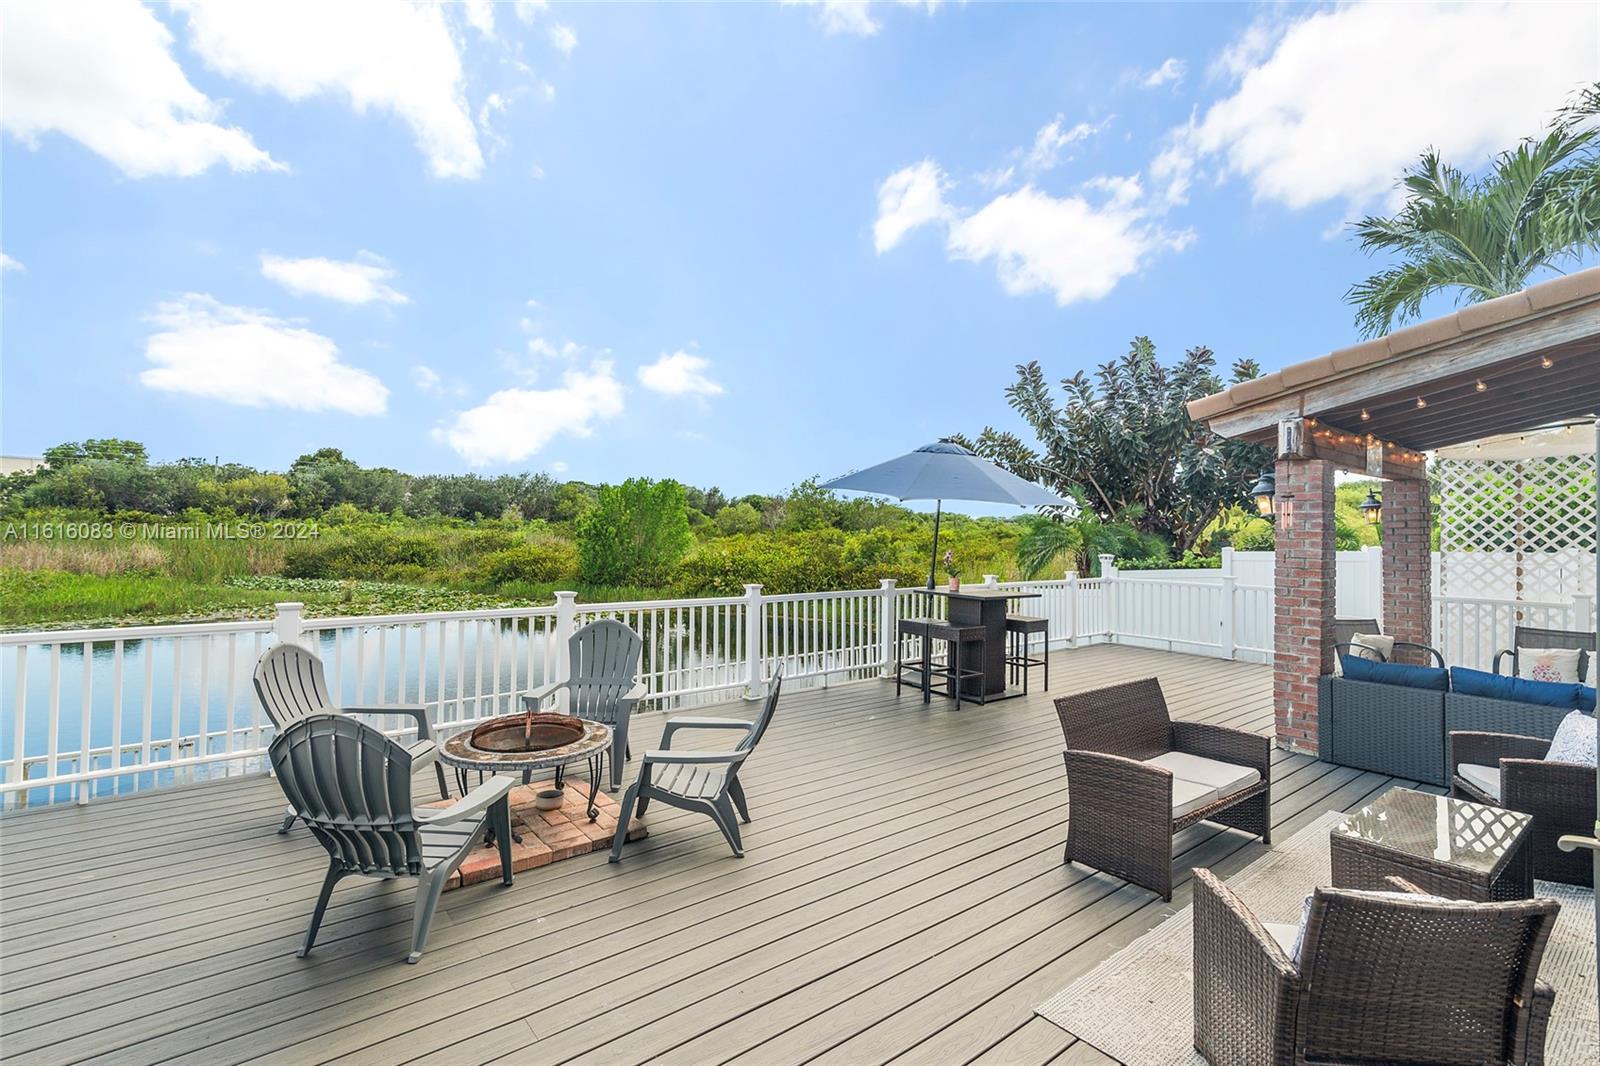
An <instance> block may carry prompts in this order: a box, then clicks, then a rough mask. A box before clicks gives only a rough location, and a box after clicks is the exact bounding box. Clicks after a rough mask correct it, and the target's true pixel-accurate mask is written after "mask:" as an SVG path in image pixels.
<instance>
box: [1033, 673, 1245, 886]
mask: <svg viewBox="0 0 1600 1066" xmlns="http://www.w3.org/2000/svg"><path fill="white" fill-rule="evenodd" d="M1056 714H1058V715H1059V716H1060V718H1061V731H1062V733H1063V734H1064V735H1065V736H1066V741H1067V746H1066V750H1065V751H1064V752H1063V755H1064V757H1065V759H1066V764H1067V798H1068V812H1067V849H1066V860H1065V861H1067V862H1081V863H1083V864H1084V865H1086V866H1093V867H1095V868H1096V869H1099V870H1102V871H1104V872H1105V873H1108V874H1114V875H1116V876H1118V877H1123V878H1126V879H1127V880H1129V881H1132V882H1133V883H1134V884H1137V885H1143V886H1144V887H1145V888H1148V889H1150V890H1152V891H1154V892H1158V893H1160V894H1161V896H1162V898H1163V899H1169V900H1170V899H1171V898H1172V837H1173V834H1174V833H1176V832H1178V830H1180V829H1186V828H1188V827H1189V826H1191V825H1194V824H1195V823H1196V822H1201V821H1209V822H1217V823H1219V824H1221V825H1226V826H1232V827H1233V828H1235V829H1242V830H1244V831H1245V832H1247V833H1250V834H1252V835H1254V836H1259V837H1260V838H1261V839H1262V842H1263V843H1266V844H1271V843H1272V781H1271V773H1272V741H1271V740H1270V739H1269V738H1267V737H1264V736H1260V735H1258V734H1256V733H1247V732H1245V731H1244V730H1240V729H1228V728H1226V727H1224V726H1217V725H1207V724H1204V723H1201V722H1174V721H1172V718H1171V716H1170V715H1169V714H1168V713H1167V703H1166V700H1165V699H1164V698H1163V697H1162V695H1161V684H1160V682H1158V681H1157V680H1156V679H1155V678H1153V677H1150V678H1145V679H1143V680H1140V681H1129V682H1126V683H1124V684H1120V685H1112V686H1110V687H1109V688H1102V689H1094V690H1092V691H1089V692H1079V693H1075V694H1073V695H1070V696H1062V697H1061V698H1060V699H1058V700H1056Z"/></svg>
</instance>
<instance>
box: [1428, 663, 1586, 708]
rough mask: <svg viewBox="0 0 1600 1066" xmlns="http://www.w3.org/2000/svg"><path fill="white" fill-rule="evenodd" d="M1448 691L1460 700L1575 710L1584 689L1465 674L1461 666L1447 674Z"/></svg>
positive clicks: (1473, 672)
mask: <svg viewBox="0 0 1600 1066" xmlns="http://www.w3.org/2000/svg"><path fill="white" fill-rule="evenodd" d="M1450 688H1451V689H1452V690H1453V691H1455V692H1457V693H1459V694H1460V695H1463V696H1486V697H1488V698H1489V699H1492V700H1514V701H1516V702H1517V703H1536V704H1538V705H1539V706H1541V707H1576V706H1578V694H1579V692H1580V690H1581V689H1582V688H1583V686H1581V685H1564V684H1561V683H1560V682H1557V681H1533V680H1530V679H1529V678H1526V677H1501V676H1500V675H1499V674H1491V673H1488V672H1486V671H1484V670H1468V669H1467V668H1466V667H1464V666H1457V667H1453V668H1452V669H1451V670H1450ZM1590 691H1591V692H1593V691H1594V690H1593V689H1590Z"/></svg>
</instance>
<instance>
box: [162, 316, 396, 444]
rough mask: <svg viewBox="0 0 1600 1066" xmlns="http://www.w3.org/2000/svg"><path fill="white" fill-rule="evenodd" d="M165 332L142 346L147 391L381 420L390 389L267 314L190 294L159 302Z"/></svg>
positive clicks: (318, 339) (324, 341)
mask: <svg viewBox="0 0 1600 1066" xmlns="http://www.w3.org/2000/svg"><path fill="white" fill-rule="evenodd" d="M150 320H151V321H152V322H154V323H155V324H156V325H157V326H160V327H162V328H161V330H160V331H159V332H156V333H152V334H151V335H150V337H149V338H148V339H147V340H146V341H145V350H144V352H145V358H146V359H148V360H149V361H150V362H151V363H152V364H154V365H152V366H151V367H150V369H148V370H146V371H144V372H143V373H141V374H140V375H139V380H140V381H141V382H143V383H144V384H145V385H146V386H147V387H148V388H152V389H157V390H160V391H162V392H181V393H186V394H189V395H191V396H203V397H205V398H207V399H211V400H220V401H221V402H223V403H232V404H241V405H243V406H246V407H289V408H293V409H295V410H298V411H343V412H345V413H346V414H352V415H379V414H382V413H383V412H384V410H385V409H386V408H387V406H388V400H389V390H388V389H387V388H385V387H384V385H383V383H382V382H381V381H379V380H378V379H377V378H376V377H374V376H373V375H371V374H369V373H367V372H366V371H365V370H360V369H357V368H356V367H353V366H350V365H348V364H346V363H342V362H340V361H339V346H338V345H336V344H334V343H333V341H331V340H329V339H328V338H327V337H324V336H322V335H321V334H319V333H313V332H312V331H311V330H309V329H306V328H305V327H303V326H300V325H296V324H294V323H292V322H288V321H285V320H284V319H281V318H277V317H276V316H274V315H272V314H270V313H268V312H266V311H257V310H253V309H251V308H248V307H231V306H229V305H227V304H223V303H219V302H218V301H217V300H216V299H214V298H212V297H211V296H207V295H201V294H198V293H188V294H186V295H184V296H183V297H182V298H181V299H178V300H173V301H170V302H167V303H163V304H161V305H160V306H159V307H158V308H157V309H156V312H155V313H154V314H153V315H151V316H150Z"/></svg>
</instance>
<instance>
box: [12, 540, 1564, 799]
mask: <svg viewBox="0 0 1600 1066" xmlns="http://www.w3.org/2000/svg"><path fill="white" fill-rule="evenodd" d="M1261 556H1266V559H1264V560H1263V559H1262V558H1261ZM1347 556H1348V557H1349V558H1346V557H1347ZM1380 558H1381V557H1380V556H1379V554H1378V553H1377V552H1376V551H1371V550H1369V551H1364V552H1350V553H1341V557H1340V560H1339V566H1340V569H1339V613H1340V614H1341V616H1348V617H1381V613H1382V612H1381V603H1380V602H1379V601H1380V597H1379V596H1378V590H1379V586H1378V583H1377V574H1378V572H1379V570H1380V569H1381V567H1380V565H1379V559H1380ZM1101 573H1102V575H1103V576H1101V577H1099V578H1079V577H1078V576H1076V575H1074V574H1068V575H1066V577H1064V578H1061V579H1056V580H1048V581H1028V582H1010V583H1005V584H1000V583H999V582H997V581H995V580H994V579H993V578H986V583H987V584H991V585H998V586H999V587H1002V588H1007V589H1015V590H1017V591H1019V592H1028V593H1037V596H1034V597H1030V598H1029V599H1027V600H1025V601H1023V604H1024V606H1023V608H1022V609H1023V610H1025V611H1026V612H1027V613H1029V614H1042V615H1045V616H1046V617H1048V618H1049V620H1050V644H1051V647H1052V648H1054V649H1061V648H1066V647H1073V646H1077V645H1081V644H1085V643H1098V642H1102V641H1115V642H1117V643H1121V644H1129V645H1134V646H1140V647H1153V648H1161V649H1166V650H1171V651H1178V652H1188V653H1192V654H1199V655H1209V656H1214V657H1218V658H1225V659H1239V660H1246V661H1251V662H1269V661H1270V660H1271V655H1272V639H1273V596H1272V569H1271V553H1237V554H1236V553H1234V552H1232V551H1227V552H1225V553H1224V560H1223V567H1222V569H1221V570H1220V571H1219V570H1210V571H1207V570H1171V571H1136V572H1135V571H1130V572H1127V573H1119V572H1118V571H1117V568H1116V566H1115V565H1114V564H1113V562H1112V560H1111V558H1110V557H1109V556H1104V557H1102V559H1101ZM934 602H935V607H934V608H933V609H934V610H942V609H943V601H942V600H940V599H937V598H935V601H934ZM1434 606H1435V626H1434V633H1435V643H1436V644H1437V645H1438V646H1439V648H1440V650H1441V651H1442V652H1443V653H1444V655H1445V658H1446V660H1447V661H1448V662H1450V663H1453V664H1461V665H1467V666H1476V667H1480V668H1488V666H1489V664H1490V662H1491V661H1492V658H1493V656H1494V653H1495V652H1496V651H1497V650H1499V649H1500V648H1504V647H1507V646H1508V645H1509V644H1510V642H1511V631H1512V627H1514V626H1515V625H1516V624H1518V623H1519V622H1521V623H1523V624H1527V625H1541V626H1549V627H1552V628H1559V629H1583V628H1592V627H1593V625H1594V621H1593V619H1594V613H1593V611H1594V608H1593V602H1592V600H1591V599H1589V598H1587V597H1584V596H1577V597H1574V598H1573V599H1572V600H1571V601H1569V602H1566V603H1559V602H1539V603H1529V602H1512V601H1507V600H1493V599H1463V598H1459V597H1455V598H1449V599H1443V598H1436V599H1435V601H1434ZM928 609H929V607H928V604H927V600H926V598H925V597H923V596H921V595H919V594H918V592H917V590H915V589H901V588H897V587H896V586H895V583H894V582H893V581H885V582H883V583H882V584H881V585H880V587H878V588H875V589H857V590H848V591H841V592H817V593H804V594H794V595H778V596H769V595H766V594H764V593H763V592H762V589H761V586H759V585H747V586H745V591H744V594H743V595H740V596H726V597H712V598H705V599H694V600H652V601H641V602H636V603H605V604H587V603H586V604H580V603H578V602H577V598H576V596H575V595H574V594H572V593H558V594H557V597H556V603H555V604H554V605H553V606H550V607H529V608H505V609H498V610H488V611H452V612H442V613H430V614H409V615H377V616H366V617H351V618H319V619H311V620H308V619H304V618H302V616H301V612H300V606H299V605H298V604H280V605H279V608H278V612H277V616H276V617H275V618H274V619H272V620H267V621H254V622H222V623H205V624H196V625H170V626H139V627H117V628H109V629H98V630H62V631H45V632H32V633H4V634H0V801H4V805H5V806H6V807H9V808H16V807H21V806H27V805H35V806H37V805H40V804H46V803H61V802H66V801H69V800H76V801H77V802H78V803H88V802H90V800H91V799H93V798H96V797H101V796H109V795H114V794H121V793H126V792H133V791H141V790H144V789H149V788H155V787H161V786H166V785H172V784H179V783H185V782H189V781H195V780H201V779H204V778H208V777H214V776H225V775H229V774H236V773H241V772H259V771H261V770H262V769H263V768H264V758H263V757H264V755H265V751H266V744H267V743H268V742H269V741H270V740H271V735H272V728H271V725H270V723H269V722H267V721H266V720H265V718H264V717H263V715H262V714H261V711H260V708H259V705H258V703H257V701H256V698H255V694H254V691H253V690H252V687H251V674H252V671H253V669H254V666H255V662H256V659H257V658H258V657H259V656H260V654H261V653H262V652H263V651H264V650H266V649H267V648H268V647H270V646H271V645H273V644H274V643H276V642H278V641H285V640H288V641H295V642H298V643H301V644H304V645H306V646H307V647H309V648H311V649H312V650H314V651H316V652H317V654H318V655H319V656H321V658H322V659H323V661H324V663H325V664H326V666H327V672H328V683H329V686H330V688H331V689H332V691H333V692H334V693H335V695H336V697H337V699H338V700H339V702H340V704H341V705H342V706H345V707H361V706H373V705H377V704H381V703H404V702H411V703H423V704H426V705H427V706H428V709H429V713H430V717H431V719H432V721H433V722H434V723H435V725H436V726H437V727H438V728H439V731H440V732H449V731H452V730H454V729H457V728H460V727H462V726H464V725H467V724H471V723H475V722H478V721H481V720H483V719H487V718H491V717H494V716H495V715H499V714H506V713H510V712H512V711H514V710H516V709H518V696H519V694H521V693H523V692H526V691H527V690H529V689H530V688H533V687H535V686H537V685H540V684H543V683H545V682H547V681H550V680H554V679H556V678H558V677H562V676H565V673H566V670H567V663H566V656H567V642H566V638H567V636H569V635H570V634H571V633H573V632H575V631H576V630H577V628H578V627H579V626H581V625H583V624H585V623H587V622H590V621H593V620H594V619H597V618H615V619H618V620H619V621H622V622H623V623H625V624H626V625H628V626H630V627H632V628H633V629H634V630H635V631H637V632H638V633H639V635H640V636H641V638H642V639H643V641H644V650H643V654H642V659H641V664H640V674H641V680H643V681H644V682H645V684H646V687H647V690H648V692H649V697H648V698H649V700H650V701H652V702H653V703H654V704H655V705H656V706H658V707H665V708H675V707H685V706H694V705H697V704H703V703H710V702H716V701H719V700H726V699H730V698H735V697H737V696H740V695H743V696H747V697H753V696H757V695H759V694H760V692H761V688H762V684H763V679H764V678H765V677H767V676H768V675H769V674H770V673H771V671H772V669H773V668H774V667H775V666H777V665H778V664H779V663H781V664H782V665H783V668H784V672H785V677H786V678H787V679H788V680H789V681H790V683H794V684H800V685H827V684H829V683H832V682H834V681H839V680H853V679H859V678H865V677H872V676H879V675H881V674H883V673H886V672H887V671H888V670H889V668H890V666H891V665H892V663H893V659H894V634H895V629H896V623H897V621H898V620H899V619H900V618H904V617H908V616H911V615H915V614H923V613H926V612H927V610H928ZM404 721H405V720H404V719H398V718H396V719H390V720H389V721H387V722H386V723H385V725H386V728H388V729H391V730H393V731H395V732H396V733H397V734H399V733H401V732H402V731H403V728H404Z"/></svg>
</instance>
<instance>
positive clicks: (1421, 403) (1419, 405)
mask: <svg viewBox="0 0 1600 1066" xmlns="http://www.w3.org/2000/svg"><path fill="white" fill-rule="evenodd" d="M1426 406H1428V401H1427V400H1424V399H1423V398H1422V397H1421V396H1418V397H1417V410H1419V411H1420V410H1422V409H1423V408H1424V407H1426Z"/></svg>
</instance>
